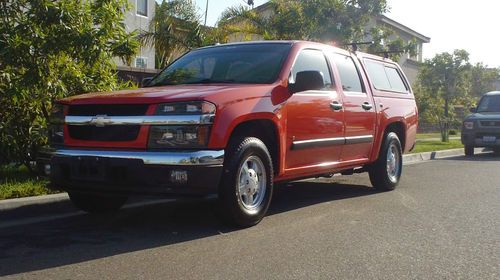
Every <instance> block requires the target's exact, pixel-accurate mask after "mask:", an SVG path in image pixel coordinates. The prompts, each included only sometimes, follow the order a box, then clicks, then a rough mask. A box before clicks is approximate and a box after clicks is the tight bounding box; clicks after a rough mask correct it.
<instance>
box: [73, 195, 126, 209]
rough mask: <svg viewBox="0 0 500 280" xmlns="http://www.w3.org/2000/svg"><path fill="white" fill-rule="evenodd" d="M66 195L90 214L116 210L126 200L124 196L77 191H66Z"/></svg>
mask: <svg viewBox="0 0 500 280" xmlns="http://www.w3.org/2000/svg"><path fill="white" fill-rule="evenodd" d="M68 195H69V198H70V199H71V202H73V204H74V205H75V206H76V207H78V208H79V209H81V210H83V211H85V212H88V213H92V214H101V213H110V212H116V211H118V210H119V209H120V208H121V207H122V206H123V205H124V204H125V202H127V197H126V196H105V195H99V194H87V193H79V192H68Z"/></svg>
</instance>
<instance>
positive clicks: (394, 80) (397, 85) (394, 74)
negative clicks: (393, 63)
mask: <svg viewBox="0 0 500 280" xmlns="http://www.w3.org/2000/svg"><path fill="white" fill-rule="evenodd" d="M385 73H386V74H387V78H388V79H389V83H390V84H391V89H392V90H393V91H399V92H408V88H406V85H405V83H404V82H403V79H402V78H401V75H399V72H398V69H396V68H392V67H387V66H386V67H385Z"/></svg>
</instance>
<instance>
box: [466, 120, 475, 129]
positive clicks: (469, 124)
mask: <svg viewBox="0 0 500 280" xmlns="http://www.w3.org/2000/svg"><path fill="white" fill-rule="evenodd" d="M464 128H465V129H473V128H474V122H464Z"/></svg>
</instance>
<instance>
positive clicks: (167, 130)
mask: <svg viewBox="0 0 500 280" xmlns="http://www.w3.org/2000/svg"><path fill="white" fill-rule="evenodd" d="M209 135H210V127H209V126H206V125H185V126H173V125H172V126H170V125H164V126H152V127H151V128H150V132H149V143H148V147H149V148H150V149H161V148H202V147H206V146H207V144H208V136H209Z"/></svg>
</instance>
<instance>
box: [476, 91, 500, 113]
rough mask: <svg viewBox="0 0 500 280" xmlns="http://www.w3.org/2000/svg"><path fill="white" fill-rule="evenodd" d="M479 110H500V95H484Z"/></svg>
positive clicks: (481, 111)
mask: <svg viewBox="0 0 500 280" xmlns="http://www.w3.org/2000/svg"><path fill="white" fill-rule="evenodd" d="M477 112H478V113H485V112H500V95H490V96H488V95H486V96H484V97H483V98H482V99H481V102H479V105H478V106H477Z"/></svg>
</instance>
